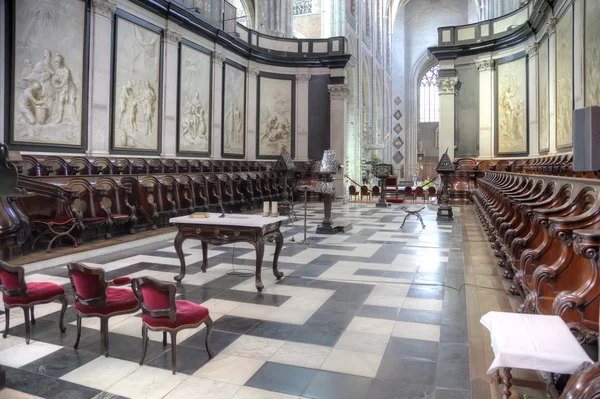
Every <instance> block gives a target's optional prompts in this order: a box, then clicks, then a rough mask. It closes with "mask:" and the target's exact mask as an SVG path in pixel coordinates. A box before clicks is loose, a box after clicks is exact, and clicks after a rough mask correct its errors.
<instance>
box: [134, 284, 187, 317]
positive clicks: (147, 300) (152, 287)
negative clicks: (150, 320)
mask: <svg viewBox="0 0 600 399" xmlns="http://www.w3.org/2000/svg"><path fill="white" fill-rule="evenodd" d="M132 287H133V292H135V295H136V296H137V298H138V300H139V301H140V305H141V308H142V312H143V313H144V314H147V315H149V316H150V317H168V318H169V319H170V320H171V321H175V319H176V317H177V306H176V304H175V293H176V291H177V287H176V286H175V284H172V283H163V282H162V281H158V280H156V279H153V278H151V277H138V278H136V279H134V280H132Z"/></svg>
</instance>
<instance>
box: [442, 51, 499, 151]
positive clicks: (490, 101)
mask: <svg viewBox="0 0 600 399" xmlns="http://www.w3.org/2000/svg"><path fill="white" fill-rule="evenodd" d="M476 65H477V69H478V70H479V157H480V158H485V159H491V158H492V157H493V156H494V89H495V87H494V60H493V59H491V58H487V59H482V60H478V61H477V62H476ZM440 147H441V146H440Z"/></svg>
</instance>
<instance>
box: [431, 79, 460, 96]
mask: <svg viewBox="0 0 600 399" xmlns="http://www.w3.org/2000/svg"><path fill="white" fill-rule="evenodd" d="M436 83H437V86H438V88H439V89H440V94H455V93H457V92H458V88H459V82H458V76H447V77H441V78H440V77H438V78H437V82H436Z"/></svg>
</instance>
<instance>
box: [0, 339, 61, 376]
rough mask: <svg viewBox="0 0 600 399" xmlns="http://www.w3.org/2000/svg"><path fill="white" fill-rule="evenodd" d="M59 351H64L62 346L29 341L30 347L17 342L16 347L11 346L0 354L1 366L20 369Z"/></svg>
mask: <svg viewBox="0 0 600 399" xmlns="http://www.w3.org/2000/svg"><path fill="white" fill-rule="evenodd" d="M57 333H58V331H57ZM0 339H3V338H0ZM59 349H62V346H58V345H52V344H47V343H44V342H39V341H34V340H31V341H29V345H27V344H26V343H25V340H23V342H21V343H18V344H16V342H15V345H12V346H9V347H8V348H6V349H4V350H3V351H1V352H0V364H2V365H4V366H9V367H14V368H19V367H22V366H24V365H26V364H28V363H31V362H33V361H34V360H38V359H40V358H42V357H44V356H47V355H49V354H51V353H53V352H56V351H57V350H59Z"/></svg>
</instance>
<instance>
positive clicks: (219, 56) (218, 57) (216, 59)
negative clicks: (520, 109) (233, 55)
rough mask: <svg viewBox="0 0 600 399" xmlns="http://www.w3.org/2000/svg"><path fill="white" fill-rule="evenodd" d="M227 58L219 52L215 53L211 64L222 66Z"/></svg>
mask: <svg viewBox="0 0 600 399" xmlns="http://www.w3.org/2000/svg"><path fill="white" fill-rule="evenodd" d="M226 59H227V57H226V56H225V54H223V53H222V52H220V51H215V52H214V53H213V62H214V63H215V64H217V65H223V63H224V62H225V60H226Z"/></svg>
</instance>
